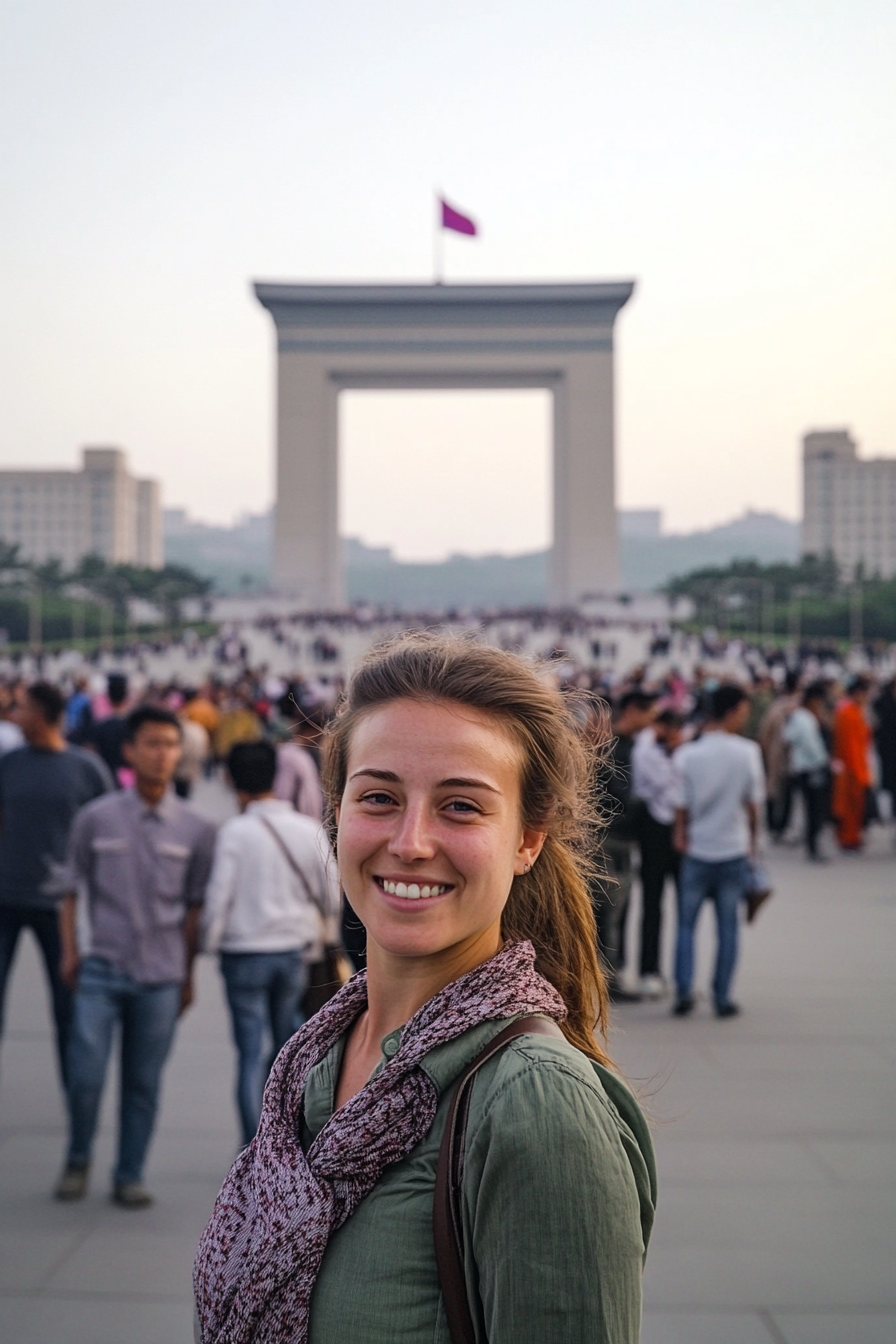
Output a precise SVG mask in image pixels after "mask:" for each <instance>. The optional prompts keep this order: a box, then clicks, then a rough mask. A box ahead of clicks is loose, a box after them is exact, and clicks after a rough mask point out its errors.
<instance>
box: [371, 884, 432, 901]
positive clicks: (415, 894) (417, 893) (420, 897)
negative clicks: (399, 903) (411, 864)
mask: <svg viewBox="0 0 896 1344" xmlns="http://www.w3.org/2000/svg"><path fill="white" fill-rule="evenodd" d="M382 887H383V891H387V892H388V893H389V895H390V896H401V897H403V899H404V900H406V901H425V900H426V898H427V896H441V895H442V893H443V892H446V891H447V890H448V887H447V886H446V885H445V884H442V885H441V886H440V885H439V884H438V883H435V884H434V885H433V886H431V887H421V886H418V884H417V883H416V882H383V884H382Z"/></svg>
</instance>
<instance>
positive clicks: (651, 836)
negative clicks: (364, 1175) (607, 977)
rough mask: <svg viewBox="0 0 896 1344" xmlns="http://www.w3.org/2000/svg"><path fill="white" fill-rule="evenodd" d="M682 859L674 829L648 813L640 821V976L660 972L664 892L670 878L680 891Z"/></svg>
mask: <svg viewBox="0 0 896 1344" xmlns="http://www.w3.org/2000/svg"><path fill="white" fill-rule="evenodd" d="M678 864H679V856H678V854H676V852H675V849H674V847H673V845H672V826H671V825H669V826H664V825H663V823H662V822H661V821H657V820H656V819H655V818H654V817H652V816H651V815H650V813H649V812H648V813H647V814H646V816H645V817H644V818H643V819H642V822H641V907H642V910H641V974H642V975H659V973H660V934H661V932H662V921H663V889H664V888H665V885H666V878H667V877H671V878H673V880H674V882H675V887H676V890H677V888H678Z"/></svg>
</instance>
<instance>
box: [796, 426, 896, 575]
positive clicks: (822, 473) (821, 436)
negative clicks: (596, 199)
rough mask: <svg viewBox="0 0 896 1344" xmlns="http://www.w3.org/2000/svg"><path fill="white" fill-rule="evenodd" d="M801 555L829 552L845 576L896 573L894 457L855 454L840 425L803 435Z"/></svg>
mask: <svg viewBox="0 0 896 1344" xmlns="http://www.w3.org/2000/svg"><path fill="white" fill-rule="evenodd" d="M802 552H803V554H804V555H832V556H833V557H834V559H835V560H836V561H837V563H838V564H839V566H840V569H841V572H842V574H843V575H844V577H845V578H852V577H853V576H854V575H855V573H856V569H857V567H858V566H859V565H861V566H862V570H863V573H864V574H865V575H866V576H868V577H870V576H871V575H875V574H879V575H880V576H881V577H882V578H886V579H889V578H892V577H893V576H894V575H896V457H872V458H860V457H859V455H858V451H857V445H856V442H855V440H854V439H853V438H852V437H851V435H850V434H849V432H848V430H845V429H824V430H813V431H812V432H811V433H810V434H807V435H806V436H805V437H804V439H803V532H802Z"/></svg>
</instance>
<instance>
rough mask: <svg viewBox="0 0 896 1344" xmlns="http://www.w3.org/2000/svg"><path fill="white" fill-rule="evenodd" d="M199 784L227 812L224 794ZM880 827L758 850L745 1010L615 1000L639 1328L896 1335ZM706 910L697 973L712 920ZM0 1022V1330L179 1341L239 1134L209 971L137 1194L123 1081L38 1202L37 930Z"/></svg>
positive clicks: (894, 922)
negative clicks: (67, 1197)
mask: <svg viewBox="0 0 896 1344" xmlns="http://www.w3.org/2000/svg"><path fill="white" fill-rule="evenodd" d="M200 801H204V803H205V806H206V807H207V808H210V809H212V810H215V811H217V812H218V814H219V815H220V809H221V803H220V796H216V795H214V794H206V797H205V799H204V800H200ZM892 845H893V841H892V836H891V834H889V833H886V834H885V833H881V832H878V833H876V834H875V835H874V837H873V843H872V846H871V851H870V852H869V853H868V854H866V855H864V856H862V857H860V858H849V859H847V858H837V859H835V860H833V861H832V862H831V863H830V864H828V865H827V866H825V867H819V868H815V867H812V868H810V867H809V866H808V865H806V864H804V862H803V861H802V859H801V857H800V855H799V853H798V852H797V851H796V850H790V849H784V850H777V851H775V852H774V853H773V855H772V859H771V864H772V869H773V872H774V877H775V882H776V887H777V892H776V895H775V897H774V899H773V900H772V901H771V903H770V904H769V905H768V906H767V907H766V908H765V909H764V910H763V911H762V914H761V915H760V917H759V920H758V921H757V923H756V925H755V927H752V928H748V929H745V930H744V937H743V957H742V963H741V971H740V976H739V980H738V984H737V996H738V998H739V1000H740V1002H741V1003H742V1004H743V1007H744V1015H743V1017H742V1018H740V1019H738V1020H735V1021H726V1022H717V1021H715V1020H714V1018H713V1017H712V1016H711V1014H710V1012H709V1009H708V1007H707V1005H706V1002H705V999H704V1001H703V1002H701V1005H700V1008H699V1010H698V1012H697V1013H696V1015H695V1016H694V1017H693V1018H692V1019H689V1020H683V1021H679V1020H677V1019H675V1020H673V1019H672V1018H670V1016H669V1011H668V1003H659V1004H644V1005H640V1006H636V1007H633V1008H630V1009H626V1010H625V1011H621V1012H619V1013H618V1014H617V1018H616V1023H615V1029H614V1034H613V1049H614V1052H615V1054H616V1056H617V1058H618V1059H619V1060H620V1062H621V1063H622V1065H623V1067H624V1068H625V1070H626V1072H627V1074H628V1076H629V1077H630V1079H632V1080H633V1081H635V1082H637V1084H638V1085H639V1086H640V1087H641V1088H642V1091H643V1094H644V1097H645V1099H646V1102H647V1105H648V1106H649V1108H650V1111H651V1113H652V1115H653V1118H654V1133H655V1137H656V1143H657V1149H658V1154H659V1171H660V1205H659V1211H658V1217H657V1226H656V1234H655V1238H654V1241H653V1244H652V1246H651V1250H650V1256H649V1259H648V1266H647V1276H646V1283H645V1287H646V1305H645V1316H644V1330H643V1344H893V1341H894V1340H896V1272H894V1265H896V1257H894V1246H896V1069H894V1065H896V1031H894V1026H896V995H894V993H893V974H892V962H893V952H894V948H896V854H894V851H893V848H892ZM703 925H704V927H703V928H702V929H701V961H700V975H701V977H702V982H703V983H704V984H705V981H706V980H707V978H708V976H707V968H708V965H709V957H710V951H711V941H712V940H711V930H710V928H709V916H708V914H705V915H704V919H703ZM7 1020H8V1026H7V1034H6V1038H5V1040H4V1041H3V1045H2V1066H0V1069H2V1071H0V1341H2V1344H6V1341H9V1344H13V1342H14V1344H188V1342H189V1341H190V1339H191V1338H192V1328H191V1301H190V1267H191V1263H192V1258H193V1251H194V1248H195V1245H196V1240H197V1237H198V1235H199V1233H200V1231H201V1229H202V1226H203V1224H204V1222H205V1220H206V1218H207V1216H208V1214H209V1211H210V1209H211V1205H212V1202H213V1200H214V1197H215V1194H216V1192H217V1189H218V1186H219V1184H220V1182H221V1179H222V1177H223V1175H224V1174H225V1172H226V1170H227V1167H228V1164H229V1162H230V1160H231V1159H232V1157H233V1155H234V1153H235V1150H236V1139H237V1130H236V1121H235V1115H234V1108H233V1102H232V1098H231V1075H232V1068H233V1062H232V1053H231V1045H230V1040H229V1036H228V1027H227V1021H226V1017H225V1011H224V1003H223V997H222V993H221V988H220V985H219V982H218V976H217V970H216V968H215V966H214V965H213V964H212V963H210V962H208V961H203V964H202V966H201V973H200V976H199V1002H198V1005H197V1006H196V1007H195V1008H194V1009H193V1010H191V1012H190V1013H189V1014H188V1016H187V1017H186V1018H185V1020H184V1022H183V1024H182V1027H181V1030H180V1034H179V1037H178V1041H177V1046H176V1049H175V1052H174V1055H173V1058H172V1061H171V1064H170V1066H169V1069H168V1074H167V1080H166V1090H165V1099H164V1107H163V1112H162V1116H161V1121H160V1124H159V1129H158V1134H157V1138H156V1142H155V1145H154V1148H153V1152H152V1157H151V1161H150V1167H149V1171H148V1174H147V1178H148V1183H149V1184H150V1186H151V1188H152V1189H153V1191H154V1192H155V1194H156V1195H157V1200H158V1202H157V1204H156V1206H155V1207H154V1208H153V1209H151V1210H149V1211H146V1212H140V1213H136V1212H127V1211H124V1210H121V1209H119V1208H117V1207H115V1206H113V1205H112V1204H111V1203H110V1202H109V1199H108V1172H109V1170H110V1168H111V1164H112V1128H113V1119H114V1101H115V1095H114V1094H115V1088H114V1087H110V1089H109V1095H108V1096H107V1098H106V1103H105V1111H104V1123H103V1128H102V1135H101V1140H100V1143H99V1147H98V1152H97V1155H96V1163H95V1167H94V1179H93V1188H92V1190H91V1193H90V1196H89V1198H88V1199H87V1200H86V1201H85V1202H84V1203H83V1204H80V1205H73V1206H62V1205H59V1204H56V1203H54V1202H53V1200H52V1199H51V1198H50V1193H49V1192H50V1189H51V1187H52V1184H53V1181H54V1179H55V1177H56V1175H57V1172H58V1169H59V1165H60V1162H61V1158H62V1151H63V1141H64V1128H63V1116H62V1108H61V1105H60V1097H59V1091H58V1087H57V1083H56V1076H55V1066H54V1061H53V1054H52V1044H51V1038H50V1031H49V1025H48V1014H47V1005H46V1001H45V992H44V986H43V980H42V974H41V972H40V970H39V967H38V963H37V959H36V957H35V954H34V951H33V948H32V946H31V945H30V942H26V945H25V946H24V947H23V948H22V950H21V952H20V955H19V960H18V963H17V966H16V971H15V977H14V981H13V984H12V987H11V997H10V1002H9V1011H8V1019H7ZM533 1212H534V1214H535V1216H537V1207H536V1208H535V1209H534V1210H533ZM545 1344H548V1341H546V1342H545ZM550 1344H560V1342H559V1341H556V1342H554V1341H551V1342H550Z"/></svg>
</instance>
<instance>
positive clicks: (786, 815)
mask: <svg viewBox="0 0 896 1344" xmlns="http://www.w3.org/2000/svg"><path fill="white" fill-rule="evenodd" d="M242 648H243V652H245V649H246V646H245V645H243V646H242ZM658 652H659V653H660V654H661V655H662V654H664V653H668V649H666V650H658ZM745 654H746V656H745V657H743V658H742V659H741V666H742V668H745V669H746V670H745V671H744V672H742V674H741V676H740V677H739V678H737V679H736V678H732V677H730V676H729V677H725V676H718V675H716V674H714V673H713V672H712V671H711V670H708V669H707V668H705V667H703V666H700V665H698V666H696V667H695V668H694V669H693V671H692V673H691V675H689V676H688V677H685V676H683V675H681V674H680V672H679V671H677V670H676V669H675V668H674V667H665V668H663V667H662V666H660V669H659V671H657V670H656V667H651V665H650V664H647V665H645V666H640V667H635V668H633V669H630V670H629V671H628V672H627V673H625V674H624V675H615V674H614V675H607V674H606V673H602V672H600V671H599V670H596V669H594V668H591V669H589V668H585V667H582V666H580V665H578V664H576V663H575V662H574V661H573V660H572V659H570V658H569V657H563V656H560V657H557V658H555V660H554V661H553V662H549V663H547V664H545V665H544V666H543V668H542V671H541V673H540V676H541V679H542V680H543V681H544V682H545V683H547V684H549V685H551V686H553V688H554V689H555V690H557V691H558V692H559V693H560V694H561V697H563V698H565V699H566V702H567V703H568V705H569V706H570V710H571V712H572V714H573V716H574V718H575V721H576V722H577V723H578V725H579V731H580V735H581V739H582V741H583V743H584V745H585V746H587V747H589V748H591V749H593V752H594V760H595V761H596V765H595V769H594V772H593V783H592V794H593V802H594V803H595V805H596V809H597V811H598V813H599V814H600V817H601V821H600V825H599V827H598V829H597V830H596V831H594V830H593V831H592V832H591V836H592V841H591V843H592V854H591V859H592V863H591V867H590V879H589V882H590V896H591V903H592V908H593V911H594V917H595V923H596V929H597V940H598V946H599V948H600V952H601V955H602V958H603V964H604V967H605V971H606V976H607V986H608V992H609V996H610V998H611V999H612V1000H614V1001H615V1002H616V1003H620V1004H626V1003H632V1002H637V1001H639V1000H641V999H651V1000H657V999H660V998H662V997H664V996H666V995H667V994H669V993H671V996H672V1003H671V1010H672V1012H673V1013H675V1014H676V1015H677V1016H680V1017H684V1016H687V1015H689V1014H691V1013H692V1012H693V1011H694V1010H695V1007H696V1006H697V1005H698V995H697V994H696V993H695V988H694V932H695V928H696V925H697V921H698V918H699V914H700V911H701V909H702V907H703V905H704V904H705V903H707V902H709V903H711V904H712V905H713V906H714V909H715V914H716V920H717V931H718V943H717V956H716V964H715V971H714V975H713V980H712V986H711V998H712V1006H713V1009H714V1011H715V1013H716V1015H717V1016H718V1017H719V1018H720V1019H724V1018H727V1017H733V1016H735V1015H736V1014H737V1013H738V1012H739V1007H738V1005H737V1003H736V1002H735V1001H734V999H733V998H732V984H733V979H734V974H735V968H736V962H737V951H738V932H739V927H740V923H741V912H742V911H743V912H744V914H745V918H746V919H747V920H752V919H753V918H755V916H756V914H757V912H758V910H759V909H760V907H761V906H762V904H763V902H764V901H765V900H766V899H767V898H768V895H769V892H770V881H769V879H768V875H767V872H766V868H765V863H764V861H763V857H762V842H763V837H764V836H765V835H766V834H767V836H768V837H769V840H770V842H771V843H772V844H781V843H786V842H787V841H788V840H792V839H793V838H795V835H796V829H795V828H797V827H799V829H800V832H801V836H802V842H803V843H804V845H805V850H806V856H807V859H808V860H809V861H811V862H813V863H821V862H825V861H826V859H827V857H828V853H827V849H826V847H828V848H829V847H830V844H831V841H830V840H829V839H828V838H827V832H828V830H829V829H832V831H833V836H834V839H835V843H836V844H837V846H838V847H839V849H840V850H841V851H842V852H843V853H845V854H850V855H854V854H856V853H858V852H859V851H860V850H861V848H862V844H863V839H864V835H865V832H866V828H867V827H868V826H869V825H871V824H873V823H874V822H876V821H885V820H888V819H889V818H890V817H891V816H892V811H893V799H894V796H896V693H894V681H893V680H892V678H888V679H887V680H886V681H884V682H883V684H879V683H878V682H876V681H875V680H874V678H873V677H872V676H870V675H867V674H863V673H859V674H853V675H848V674H847V673H846V672H845V670H844V669H843V668H842V667H841V668H837V667H831V666H830V665H828V666H825V665H822V664H820V663H819V661H818V659H816V658H807V659H805V660H804V661H803V663H802V665H796V666H793V665H791V666H788V665H787V664H786V663H785V662H784V660H783V659H782V660H780V661H779V662H777V663H776V662H774V661H772V662H768V661H767V662H764V663H763V664H762V665H761V666H759V665H754V666H752V667H750V666H749V664H750V657H749V651H745ZM342 690H343V683H342V679H341V677H340V676H338V675H334V676H332V677H330V678H328V679H326V680H325V679H323V678H319V677H313V678H312V677H293V678H286V677H279V676H274V675H271V674H270V673H269V672H268V671H267V670H266V669H264V668H262V669H261V670H255V671H253V670H252V669H251V668H250V667H247V666H245V665H241V666H240V668H239V675H237V676H234V677H232V678H231V679H229V680H224V679H220V680H215V679H210V680H209V681H207V682H206V683H204V684H202V685H200V686H185V685H182V684H179V683H178V682H168V683H165V682H162V681H153V680H151V679H144V680H143V682H142V684H141V685H139V687H137V688H135V686H134V684H133V683H132V682H129V679H128V677H127V676H126V675H125V674H124V673H123V672H121V671H113V672H111V673H109V674H108V675H107V676H106V677H105V678H104V679H103V680H102V682H100V681H99V679H98V677H97V676H96V675H94V678H93V680H92V681H91V679H90V678H89V677H88V676H87V675H77V676H74V677H72V678H71V680H70V681H69V683H68V684H66V685H62V686H59V685H56V684H53V683H51V682H49V681H44V680H36V681H30V682H28V681H26V680H25V679H21V680H10V681H8V682H7V683H5V684H3V685H0V821H2V832H0V1005H2V1002H3V998H4V995H5V991H6V986H7V982H8V979H9V974H10V970H11V967H12V964H13V958H14V955H15V951H16V946H17V941H18V939H19V936H20V934H21V933H22V932H23V931H24V930H26V929H30V930H31V931H32V933H33V935H34V937H35V938H36V939H37V942H38V944H39V947H40V951H41V954H42V957H43V961H44V964H45V967H46V974H47V979H48V983H49V986H50V991H51V1001H52V1012H53V1018H54V1023H55V1036H56V1047H57V1054H58V1061H59V1072H60V1077H61V1080H62V1085H63V1088H64V1091H65V1096H66V1099H67V1103H68V1113H69V1120H70V1137H69V1146H68V1150H67V1154H66V1159H65V1163H64V1169H63V1173H62V1176H61V1178H60V1180H59V1182H58V1185H57V1187H56V1193H57V1196H58V1198H60V1199H63V1200H73V1199H78V1198H81V1197H82V1196H83V1195H84V1194H85V1192H86V1190H87V1184H88V1178H89V1169H90V1162H91V1153H92V1144H93V1138H94V1133H95V1130H96V1125H97V1116H98V1113H99V1103H100V1099H101V1095H102V1090H103V1084H104V1081H105V1076H106V1072H107V1068H108V1063H109V1058H110V1053H111V1049H112V1043H113V1039H114V1036H115V1033H116V1030H119V1032H120V1042H121V1046H120V1048H121V1065H122V1067H121V1107H120V1116H121V1119H120V1134H119V1149H118V1159H117V1163H116V1168H115V1171H114V1175H113V1195H114V1198H115V1199H116V1200H117V1202H118V1203H119V1204H121V1205H122V1206H124V1207H128V1208H142V1207H146V1206H147V1205H148V1204H149V1203H150V1202H151V1196H150V1194H149V1192H148V1191H147V1189H146V1187H145V1185H144V1183H143V1172H144V1165H145V1160H146V1155H147V1151H148V1148H149V1144H150V1140H151V1135H152V1130H153V1124H154V1119H155V1114H156V1109H157V1105H158V1098H159V1092H160V1086H161V1078H162V1073H163V1069H164V1065H165V1061H166V1059H167V1057H168V1054H169V1051H170V1049H171V1045H172V1042H173V1040H174V1036H175V1032H176V1025H177V1021H178V1018H179V1016H180V1015H181V1014H182V1013H183V1012H184V1010H185V1009H186V1008H187V1007H188V1006H189V1004H190V1002H191V999H192V995H193V988H192V986H193V975H192V968H193V963H194V959H195V957H196V956H197V954H198V953H199V952H200V951H202V950H204V951H206V952H208V953H210V954H215V955H216V956H217V957H218V958H219V963H220V969H221V974H222V979H223V985H224V991H225V998H226V1003H227V1006H228V1010H229V1013H230V1017H231V1023H232V1034H233V1039H234V1042H235V1046H236V1052H237V1068H236V1087H235V1091H236V1101H237V1113H238V1119H239V1127H240V1134H241V1140H242V1142H243V1143H244V1144H248V1143H250V1142H251V1140H252V1138H253V1135H254V1134H255V1132H256V1129H257V1126H258V1122H259V1115H260V1113H261V1103H262V1090H263V1087H264V1083H265V1080H266V1078H267V1076H268V1072H269V1070H270V1067H271V1064H272V1062H273V1059H274V1058H275V1056H276V1054H277V1052H278V1051H279V1049H280V1048H281V1047H282V1046H283V1044H284V1043H285V1042H286V1041H287V1040H288V1039H289V1038H290V1037H291V1036H292V1034H293V1032H294V1031H295V1029H296V1027H297V1025H298V1024H299V1023H300V1022H301V1021H302V1020H303V1019H304V1017H305V1015H306V1014H307V1013H309V1012H310V1011H312V1010H313V1008H314V1007H316V1006H318V1005H319V1003H320V1002H322V1001H323V999H325V997H326V993H327V992H330V990H326V991H325V992H324V994H323V996H321V994H320V993H318V994H317V995H316V997H315V996H314V995H313V994H311V993H310V992H309V979H310V978H313V976H314V974H315V973H317V974H318V980H320V970H321V968H323V969H324V972H325V973H324V976H323V980H324V983H325V984H329V985H331V987H335V986H336V985H337V984H338V983H341V982H342V980H344V979H345V978H346V973H347V971H346V960H345V957H344V956H341V954H340V955H339V956H337V955H336V950H337V949H339V948H341V949H344V950H345V951H346V952H347V954H348V956H349V957H350V958H351V966H350V967H349V969H353V968H357V967H360V966H362V965H363V964H364V955H365V930H364V926H363V924H362V923H361V921H360V920H359V919H358V918H357V917H356V916H355V913H354V912H353V911H352V909H351V907H350V905H349V904H348V902H347V901H346V899H345V896H344V894H343V892H342V891H341V890H340V884H339V881H338V879H337V877H336V872H335V867H334V865H333V862H332V856H331V849H330V845H329V841H328V838H327V834H326V831H325V822H326V819H327V818H326V811H327V809H326V807H325V802H324V788H323V786H322V782H321V738H322V735H323V734H324V732H325V731H326V729H327V725H328V723H329V722H330V720H331V719H332V716H333V713H334V710H335V708H336V705H337V701H338V700H339V697H340V695H341V693H342ZM203 777H207V778H209V779H217V780H220V781H222V782H226V785H227V786H228V787H229V788H230V789H231V790H232V792H233V794H234V795H235V799H236V804H237V809H238V811H237V815H236V816H234V817H233V818H232V819H231V820H228V821H226V822H225V823H224V824H223V825H222V826H221V827H220V829H218V830H217V831H216V828H215V827H214V826H213V825H212V824H211V823H210V822H209V821H208V820H206V819H205V818H204V817H203V816H202V815H201V813H200V812H199V811H197V810H195V808H194V807H192V806H191V804H190V799H191V796H192V794H193V792H194V790H195V789H196V787H197V785H198V782H199V781H200V780H201V779H202V778H203ZM216 787H220V785H216ZM636 883H637V884H638V885H639V886H640V896H641V900H640V912H641V913H640V923H639V927H638V928H637V929H635V928H634V927H630V925H631V924H632V921H631V920H629V918H628V916H629V910H630V906H631V896H632V892H633V889H634V887H635V884H636ZM670 883H671V884H673V885H674V888H675V891H676V898H677V899H676V913H677V929H676V932H675V946H674V955H673V956H672V957H671V958H670V960H671V963H672V966H673V972H672V984H671V985H667V982H666V978H665V975H664V967H665V965H666V959H665V958H664V956H663V946H662V936H663V910H664V901H665V895H666V893H667V891H668V885H669V884H670ZM629 961H631V965H629ZM327 976H329V979H327Z"/></svg>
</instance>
